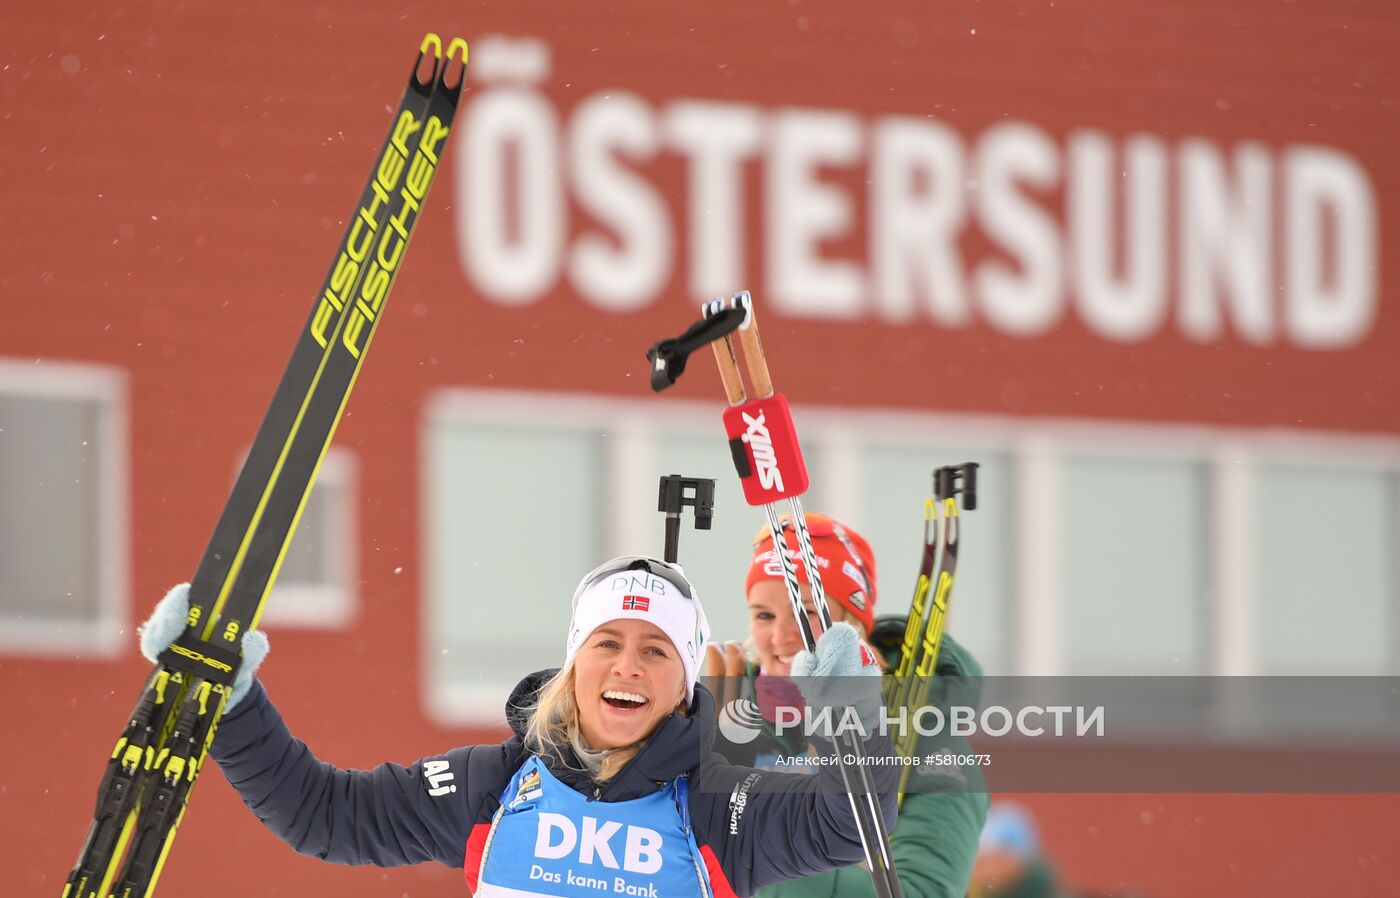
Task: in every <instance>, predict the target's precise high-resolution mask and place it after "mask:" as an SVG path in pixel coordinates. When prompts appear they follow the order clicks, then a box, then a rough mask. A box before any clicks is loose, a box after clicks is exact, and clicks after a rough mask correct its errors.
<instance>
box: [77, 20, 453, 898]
mask: <svg viewBox="0 0 1400 898" xmlns="http://www.w3.org/2000/svg"><path fill="white" fill-rule="evenodd" d="M458 54H460V61H461V66H460V68H455V67H454V66H453V65H452V61H453V59H454V58H457V56H458ZM443 55H444V54H443V46H442V41H441V39H440V38H439V37H438V36H437V35H435V34H429V35H427V36H426V37H425V38H424V40H423V42H422V44H421V45H420V48H419V53H418V56H417V59H416V60H415V63H414V67H413V71H412V73H411V74H410V76H409V82H408V86H407V87H406V89H405V91H404V94H403V97H402V99H401V101H400V104H399V108H398V111H397V112H396V113H395V115H394V118H393V120H392V123H391V125H390V129H389V133H388V135H387V136H386V138H385V141H384V145H383V147H382V148H381V150H380V153H379V155H378V156H377V157H376V163H375V166H374V169H373V170H372V171H371V174H370V178H369V181H368V183H367V184H366V186H365V189H364V191H363V192H362V193H361V196H360V201H359V204H358V205H357V207H356V211H355V214H354V215H353V216H352V217H351V219H350V221H349V223H348V224H347V227H346V231H345V235H344V237H343V238H342V241H341V243H340V247H339V249H338V251H337V253H336V255H335V257H334V262H333V263H332V266H331V268H330V270H329V272H328V273H327V275H326V279H325V282H324V283H323V284H322V287H321V290H320V293H319V294H318V296H317V299H316V303H315V305H314V307H313V309H312V312H311V315H310V317H309V318H308V320H307V324H306V326H305V327H304V328H303V330H302V332H301V334H300V336H299V337H298V340H297V343H296V345H295V347H294V349H293V352H292V358H291V360H290V362H289V363H288V366H287V368H286V370H285V372H284V374H283V376H282V380H281V382H280V383H279V384H278V387H277V390H276V392H275V393H274V395H273V399H272V402H271V404H270V406H269V409H268V411H267V414H266V416H265V417H264V419H263V422H262V424H261V426H260V427H259V429H258V433H257V436H256V437H255V439H254V442H253V445H252V448H251V449H250V451H249V453H248V457H247V459H246V460H245V462H244V465H243V468H242V470H241V471H240V473H239V476H238V478H237V480H236V482H235V484H234V488H233V491H232V493H231V494H230V497H229V500H228V503H227V504H226V505H225V507H224V510H223V512H222V514H221V515H220V518H219V521H218V524H217V525H216V527H215V530H214V534H213V536H212V538H211V540H210V542H209V546H208V548H207V549H206V551H205V553H204V556H203V557H202V558H201V561H200V563H199V566H198V567H197V569H196V572H195V576H194V577H193V579H192V580H191V587H190V613H189V617H188V620H187V627H186V631H185V633H184V634H183V635H182V636H181V637H180V638H179V639H178V640H176V642H175V643H174V644H173V645H172V646H171V647H170V649H169V650H168V651H167V652H166V653H165V654H164V655H163V656H162V658H161V663H160V664H159V665H157V667H156V669H155V670H154V672H153V673H152V674H151V677H150V678H149V679H148V681H147V684H146V688H145V690H144V691H143V693H142V696H141V699H140V700H139V701H138V703H137V705H136V708H135V710H134V711H133V713H132V715H131V717H130V719H129V722H128V725H127V728H126V730H125V731H124V732H123V734H122V736H121V737H120V738H119V739H118V741H117V745H116V748H115V749H114V751H113V753H112V755H111V758H110V759H109V761H108V767H107V771H106V773H105V774H104V776H103V779H102V782H101V784H100V785H99V789H98V802H97V810H96V812H95V813H94V817H93V821H92V823H91V825H90V826H89V831H88V835H87V838H86V839H85V841H84V844H83V847H82V850H81V851H80V854H79V858H78V862H77V864H76V866H75V867H74V869H73V871H72V873H71V874H70V876H69V878H68V881H67V883H66V885H65V887H64V891H63V896H64V898H109V896H118V898H136V896H147V895H149V894H150V893H151V892H152V891H153V890H154V888H155V884H156V881H157V879H158V878H159V875H160V871H161V869H162V866H163V864H164V861H165V859H166V856H167V855H168V852H169V850H170V845H171V842H172V841H173V839H174V835H175V832H176V830H177V829H178V826H179V823H180V820H181V819H182V817H183V814H184V809H185V807H186V803H187V802H188V798H189V794H190V790H191V789H192V788H193V786H194V782H195V778H196V776H197V775H198V772H199V770H200V768H201V767H202V765H203V761H204V759H205V757H206V755H207V751H208V747H209V745H210V744H211V743H212V741H213V738H214V733H215V730H216V727H217V722H218V718H219V716H220V714H221V713H222V710H223V706H224V702H225V701H226V699H227V695H228V689H229V687H230V686H231V684H232V682H233V677H234V674H235V672H236V670H237V665H238V663H239V658H240V654H239V648H240V641H241V637H242V634H243V633H245V632H246V631H247V630H249V629H252V628H254V627H256V625H257V621H258V618H259V616H260V614H261V611H262V607H263V604H264V602H265V599H266V596H267V592H268V590H269V589H270V588H271V585H272V583H273V582H274V581H275V578H276V574H277V570H278V568H279V567H280V565H281V561H282V558H283V555H284V553H285V550H286V547H287V545H288V543H289V542H290V540H291V534H292V533H293V532H294V529H295V526H296V522H297V520H298V519H299V517H300V514H301V510H302V508H303V507H304V504H305V500H306V497H307V495H308V494H309V492H310V489H311V485H312V483H313V482H314V479H315V475H316V472H317V470H318V468H319V466H320V463H321V460H322V458H323V457H324V454H325V451H326V448H327V447H328V445H329V443H330V439H331V437H332V435H333V434H334V431H335V427H336V424H337V423H338V421H339V418H340V415H341V412H342V410H343V409H344V406H345V402H346V401H347V399H348V398H349V393H350V390H351V389H352V388H353V386H354V382H355V380H356V378H357V376H358V373H359V368H360V365H361V364H362V362H363V359H364V355H365V352H366V350H367V349H368V346H369V343H370V341H371V339H372V338H373V335H374V331H375V330H376V328H377V326H378V323H379V320H380V318H381V314H382V309H383V304H384V301H385V299H386V297H387V295H388V293H389V290H390V288H391V287H392V284H393V280H394V278H395V276H396V275H397V273H398V271H399V270H400V268H401V266H402V260H403V257H404V254H405V251H406V248H407V244H408V241H409V238H410V237H411V234H412V230H413V226H414V224H415V223H416V221H417V217H418V214H419V212H420V211H421V209H422V204H423V201H424V199H425V198H426V196H427V192H428V189H429V188H430V187H431V183H432V180H433V177H434V175H435V174H436V171H437V168H438V165H439V163H440V161H441V151H442V149H443V147H444V146H445V145H446V141H447V138H448V136H449V134H450V132H451V124H452V119H453V116H454V115H455V112H456V108H457V101H458V98H459V95H460V91H461V88H462V79H463V78H464V76H465V66H466V62H467V46H466V43H465V42H464V41H462V40H461V39H460V38H458V39H454V40H453V41H452V42H451V43H450V44H449V46H448V48H447V52H446V59H445V60H444V58H443ZM425 63H430V64H429V65H426V66H425ZM425 69H426V71H425ZM450 72H452V73H455V74H456V77H451V76H450V74H449V73H450ZM371 254H372V258H371ZM129 841H130V843H131V844H130V850H127V849H128V842H129ZM123 861H124V862H123ZM114 879H115V886H114V887H113V886H112V883H113V880H114Z"/></svg>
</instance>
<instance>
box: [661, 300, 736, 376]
mask: <svg viewBox="0 0 1400 898" xmlns="http://www.w3.org/2000/svg"><path fill="white" fill-rule="evenodd" d="M743 323H744V313H743V311H742V310H739V309H725V310H724V311H722V312H720V313H719V314H717V315H710V316H706V317H705V318H702V319H700V320H699V321H697V322H695V323H694V324H692V325H691V326H690V327H689V328H687V329H686V332H685V333H683V334H681V335H680V336H679V337H676V338H674V339H670V340H662V341H661V342H659V343H657V344H656V345H655V346H653V347H651V348H650V349H648V350H647V361H648V362H651V388H652V389H653V390H655V391H656V392H658V393H660V392H661V391H662V390H664V389H666V388H667V387H669V386H671V385H672V384H674V383H675V382H676V379H677V378H679V377H680V376H681V374H682V373H684V372H685V363H686V360H687V359H688V358H689V357H690V354H691V353H692V352H695V351H696V350H697V349H701V348H703V347H704V346H705V345H706V344H707V343H711V342H713V341H715V340H719V339H721V338H723V337H725V336H726V335H728V334H730V333H732V332H733V331H735V330H736V329H738V327H739V325H741V324H743Z"/></svg>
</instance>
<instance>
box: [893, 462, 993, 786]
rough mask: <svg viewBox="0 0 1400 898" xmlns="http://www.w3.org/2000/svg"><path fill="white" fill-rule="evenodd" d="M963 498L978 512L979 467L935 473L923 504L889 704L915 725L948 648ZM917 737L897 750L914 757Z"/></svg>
mask: <svg viewBox="0 0 1400 898" xmlns="http://www.w3.org/2000/svg"><path fill="white" fill-rule="evenodd" d="M959 493H961V494H962V495H963V497H964V499H965V500H966V503H967V508H968V510H969V511H971V510H973V509H975V508H976V507H977V463H976V462H968V463H966V464H962V465H957V466H954V467H944V468H938V469H936V470H935V471H934V472H933V496H934V497H933V498H932V499H929V500H927V501H926V502H925V503H924V552H923V557H922V558H921V559H920V561H919V579H918V582H917V583H916V584H915V587H914V601H913V603H912V604H911V605H910V608H909V617H908V619H907V620H906V621H905V624H904V641H903V643H902V644H901V646H900V652H899V664H898V666H897V667H896V668H895V671H894V676H893V678H892V679H891V680H890V682H889V684H888V685H889V687H890V690H889V691H890V693H891V694H888V695H887V696H886V703H885V704H886V707H888V708H889V710H890V712H891V713H893V714H899V713H900V710H901V709H905V710H907V712H908V715H909V718H908V719H910V720H912V719H913V714H914V712H915V711H917V710H918V709H919V708H920V707H921V706H922V705H923V704H924V703H925V702H926V700H927V696H928V688H929V682H930V681H931V680H932V679H933V672H934V670H935V669H936V668H937V666H938V650H939V649H940V648H941V647H942V645H943V630H944V627H945V626H947V622H948V601H949V599H950V598H951V597H952V593H953V577H954V575H955V574H956V573H957V565H958V543H959V540H960V537H961V535H962V534H961V531H960V527H959V514H958V494H959ZM940 517H941V518H942V526H941V527H940V526H939V518H940ZM940 534H941V536H942V539H941V540H940V539H939V535H940ZM935 558H937V562H938V564H937V567H938V570H937V573H935V572H934V559H935ZM930 591H931V592H932V601H930V595H929V593H930ZM918 738H919V734H918V731H917V728H915V727H914V726H905V727H904V728H903V730H902V731H901V734H900V738H899V739H898V741H897V743H896V745H895V751H896V752H898V753H899V754H900V755H902V756H903V757H906V758H907V757H910V756H912V755H913V753H914V751H915V750H916V747H917V743H918ZM909 769H910V768H909V767H908V766H905V767H904V771H903V774H902V775H901V776H900V779H899V799H900V801H903V800H904V788H905V785H906V784H907V783H908V781H909Z"/></svg>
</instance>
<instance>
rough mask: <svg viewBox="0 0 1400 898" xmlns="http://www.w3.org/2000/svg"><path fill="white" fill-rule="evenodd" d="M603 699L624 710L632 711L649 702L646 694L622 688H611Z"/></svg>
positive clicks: (604, 694)
mask: <svg viewBox="0 0 1400 898" xmlns="http://www.w3.org/2000/svg"><path fill="white" fill-rule="evenodd" d="M603 701H605V702H607V703H608V704H610V705H612V706H613V707H614V708H620V709H622V710H623V711H631V710H633V709H634V708H640V707H641V706H642V705H645V704H646V703H647V700H646V697H645V696H642V695H638V694H637V693H635V692H624V691H622V690H621V689H609V690H608V691H607V692H604V693H603Z"/></svg>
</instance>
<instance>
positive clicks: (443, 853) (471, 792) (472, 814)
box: [211, 683, 510, 867]
mask: <svg viewBox="0 0 1400 898" xmlns="http://www.w3.org/2000/svg"><path fill="white" fill-rule="evenodd" d="M509 745H510V743H503V744H501V745H479V746H468V747H462V748H455V749H453V750H451V751H449V752H447V753H446V754H444V755H439V756H437V757H430V758H424V759H422V760H420V761H418V762H416V763H414V764H411V765H409V766H407V767H403V766H400V765H398V764H381V765H379V766H378V767H376V768H375V769H373V770H341V769H339V768H337V767H335V766H333V765H331V764H327V763H325V762H322V761H318V760H317V759H316V757H315V756H314V755H313V754H312V753H311V750H310V749H309V748H307V746H306V745H305V743H303V742H301V741H300V740H299V739H296V738H295V737H293V736H292V734H291V732H289V731H288V729H287V726H286V724H285V723H283V722H282V717H281V715H280V714H278V713H277V709H276V708H275V707H273V705H272V702H271V701H270V700H269V699H268V697H267V693H266V692H265V691H264V689H263V687H262V684H260V683H255V684H254V686H253V688H252V690H251V691H250V692H249V693H248V695H247V696H246V697H245V698H244V699H243V701H242V702H240V703H239V705H238V707H236V708H235V709H234V710H233V711H232V712H230V713H229V714H228V715H227V717H226V718H225V719H224V720H223V721H222V722H221V723H220V726H219V729H218V733H217V734H216V736H215V739H214V744H213V746H212V747H211V754H212V756H213V758H214V760H215V761H216V762H217V763H218V765H219V767H220V768H221V769H222V771H223V773H224V776H225V777H226V778H227V779H228V781H229V782H230V783H231V784H232V785H233V787H234V788H235V789H237V790H238V793H239V795H240V796H242V798H243V801H244V802H245V803H246V804H247V805H248V807H249V808H251V809H252V811H253V813H254V814H256V815H257V816H258V819H259V820H261V821H262V822H263V823H264V824H266V825H267V827H268V829H270V830H272V832H273V833H275V834H276V835H277V836H278V837H279V838H281V839H282V840H283V841H285V842H286V843H287V844H289V845H291V846H292V848H294V849H296V850H297V851H298V852H300V853H302V854H306V855H310V856H312V857H318V858H321V859H322V860H327V861H333V862H335V863H339V864H377V865H379V866H382V867H388V866H398V865H402V864H416V863H421V862H423V861H430V860H436V861H439V862H441V863H443V864H447V865H449V866H454V867H460V866H462V862H463V856H464V853H465V847H466V842H467V836H468V834H469V831H470V829H471V826H472V823H473V821H474V820H475V819H476V816H477V812H478V810H479V809H480V807H481V803H482V802H483V801H484V800H486V796H487V795H488V794H489V793H490V791H491V789H495V790H499V789H500V788H502V787H503V785H504V782H505V781H504V779H502V778H501V776H500V771H501V770H502V768H503V766H504V764H505V763H506V761H507V757H506V756H507V755H509V754H510V750H509V748H508V746H509ZM491 797H494V795H492V796H491Z"/></svg>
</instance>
